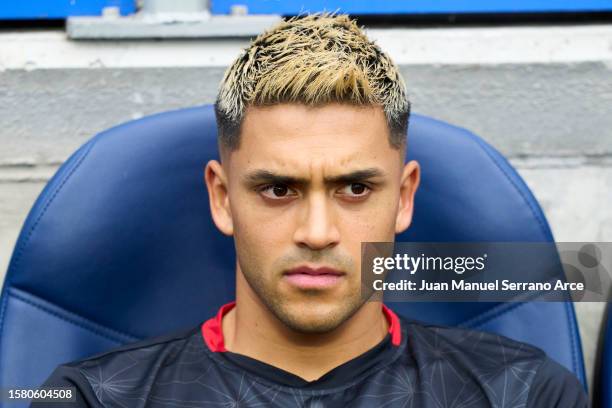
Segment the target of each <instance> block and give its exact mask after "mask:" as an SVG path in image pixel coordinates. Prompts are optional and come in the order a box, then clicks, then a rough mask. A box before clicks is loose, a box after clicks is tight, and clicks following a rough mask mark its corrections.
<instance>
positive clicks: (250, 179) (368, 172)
mask: <svg viewBox="0 0 612 408" xmlns="http://www.w3.org/2000/svg"><path fill="white" fill-rule="evenodd" d="M384 174H385V173H384V172H383V171H382V170H380V169H378V168H375V167H372V168H367V169H362V170H355V171H351V172H349V173H346V174H340V175H337V176H330V177H325V178H324V180H325V183H327V184H344V183H358V182H360V181H366V180H368V179H371V178H375V177H382V176H384ZM244 179H245V181H246V182H247V183H251V184H257V183H268V184H284V185H305V184H308V182H309V180H308V179H306V178H302V177H294V176H287V175H283V174H278V173H274V172H273V171H270V170H264V169H261V170H254V171H252V172H251V173H248V174H247V175H246V176H245V177H244Z"/></svg>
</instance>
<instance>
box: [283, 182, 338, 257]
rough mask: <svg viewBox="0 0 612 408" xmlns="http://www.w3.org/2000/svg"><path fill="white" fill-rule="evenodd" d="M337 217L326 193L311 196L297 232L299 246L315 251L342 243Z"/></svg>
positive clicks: (302, 212) (299, 221)
mask: <svg viewBox="0 0 612 408" xmlns="http://www.w3.org/2000/svg"><path fill="white" fill-rule="evenodd" d="M336 221H337V220H336V215H335V213H334V211H333V208H331V203H330V202H329V199H328V198H327V197H326V195H325V193H323V192H321V193H314V194H311V195H310V196H309V197H308V198H307V199H306V200H305V202H304V206H303V208H302V211H301V214H300V215H299V220H298V226H297V228H296V230H295V234H294V241H295V243H296V244H297V245H298V246H301V247H308V248H310V249H314V250H320V249H325V248H328V247H333V246H335V245H336V244H338V242H339V241H340V232H339V231H338V228H337V225H336Z"/></svg>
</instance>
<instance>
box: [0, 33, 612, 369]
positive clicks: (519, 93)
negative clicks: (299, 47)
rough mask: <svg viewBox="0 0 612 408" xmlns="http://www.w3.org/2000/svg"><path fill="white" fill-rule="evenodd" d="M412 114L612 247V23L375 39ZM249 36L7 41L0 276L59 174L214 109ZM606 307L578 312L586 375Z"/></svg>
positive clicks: (561, 222)
mask: <svg viewBox="0 0 612 408" xmlns="http://www.w3.org/2000/svg"><path fill="white" fill-rule="evenodd" d="M371 35H372V36H373V37H375V38H377V39H378V42H379V44H380V45H381V46H382V47H383V48H384V49H386V50H388V51H389V52H390V53H391V55H392V56H393V57H394V58H395V60H396V62H398V64H399V65H400V67H401V70H402V72H403V74H404V77H405V78H406V82H407V85H408V88H409V92H410V95H411V99H412V102H413V107H414V111H415V112H419V113H422V114H426V115H430V116H434V117H436V118H439V119H443V120H446V121H449V122H451V123H454V124H457V125H460V126H463V127H466V128H469V129H471V130H473V131H475V132H476V133H477V134H479V135H481V136H482V137H484V138H485V139H486V140H488V141H489V142H490V143H492V144H493V145H494V146H496V147H497V148H498V149H500V150H501V151H502V152H503V153H504V154H505V155H507V156H508V157H509V158H510V159H511V161H512V162H513V164H514V165H515V166H516V167H517V168H518V170H519V172H520V173H521V174H522V176H523V177H524V178H525V180H526V181H527V184H528V185H529V186H530V187H531V188H532V190H533V191H534V193H535V195H536V197H537V198H538V199H539V200H540V203H541V204H542V206H543V208H544V211H545V213H546V215H547V217H548V219H549V221H550V223H551V226H552V228H553V232H554V233H555V236H556V239H557V241H612V205H610V203H612V72H611V70H612V26H586V27H539V28H529V27H525V28H482V29H477V28H474V29H438V30H434V29H427V30H372V31H371ZM245 45H246V42H245V41H244V40H216V41H215V40H207V41H185V42H175V41H163V42H156V41H150V42H149V41H141V42H121V43H116V42H115V43H113V42H77V43H75V42H70V41H67V40H66V39H65V37H64V34H63V33H61V32H41V33H8V34H7V33H5V34H0V123H1V124H2V126H1V127H0V277H1V276H2V274H3V273H4V271H5V270H6V267H7V265H8V259H9V256H10V254H11V252H12V248H13V245H14V243H15V240H16V238H17V235H18V232H19V228H20V226H21V223H22V222H23V220H24V219H25V216H26V214H27V211H28V210H29V208H30V206H31V205H32V203H33V201H34V200H35V198H36V196H37V195H38V193H39V192H40V190H41V189H42V187H43V186H44V183H45V182H46V181H47V180H48V179H49V177H50V176H51V175H52V174H53V172H54V171H55V170H56V169H57V167H58V166H59V165H60V164H61V163H62V162H63V160H65V159H66V158H67V156H68V155H69V154H70V153H71V152H72V151H74V150H75V149H76V148H77V147H78V146H80V145H81V144H82V143H83V142H85V141H86V140H87V139H88V138H89V137H91V136H92V135H94V134H95V133H97V132H99V131H101V130H103V129H105V128H107V127H109V126H113V125H115V124H118V123H120V122H123V121H126V120H130V119H134V118H138V117H141V116H143V115H148V114H151V113H155V112H160V111H164V110H168V109H174V108H180V107H185V106H190V105H196V104H201V103H210V102H212V101H213V100H214V96H215V94H216V87H217V84H218V82H219V80H220V79H221V75H222V73H223V70H224V67H225V66H226V65H227V64H229V63H230V62H231V60H232V59H233V58H234V57H235V55H236V54H237V53H238V51H239V49H240V48H241V47H243V46H245ZM603 306H604V305H603V304H586V303H585V304H577V306H576V308H577V311H578V315H579V324H580V330H581V334H582V338H583V346H584V351H585V358H586V360H587V369H588V372H589V376H591V371H592V368H593V361H594V356H595V346H596V341H597V333H598V329H599V324H600V320H601V316H602V310H603Z"/></svg>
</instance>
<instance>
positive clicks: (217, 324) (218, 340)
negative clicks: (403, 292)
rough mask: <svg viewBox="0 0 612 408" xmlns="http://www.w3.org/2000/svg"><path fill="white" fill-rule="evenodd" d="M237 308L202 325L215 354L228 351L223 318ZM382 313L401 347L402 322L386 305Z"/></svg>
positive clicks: (224, 310)
mask: <svg viewBox="0 0 612 408" xmlns="http://www.w3.org/2000/svg"><path fill="white" fill-rule="evenodd" d="M235 306H236V302H235V301H234V302H230V303H226V304H224V305H223V306H221V307H220V308H219V311H218V312H217V315H216V316H214V317H211V318H210V319H208V320H207V321H205V322H204V324H202V337H203V338H204V342H205V343H206V345H207V346H208V348H209V349H210V351H213V352H224V351H227V349H226V348H225V343H224V341H223V326H222V321H223V316H225V315H226V314H227V312H229V311H230V310H232V309H233V308H234V307H235ZM382 311H383V314H384V315H385V318H386V319H387V322H388V323H389V333H390V334H391V344H393V345H394V346H399V345H400V343H401V342H402V330H401V327H400V320H399V318H398V317H397V315H396V314H395V313H394V312H393V310H391V309H389V308H388V307H387V306H385V305H384V304H383V305H382Z"/></svg>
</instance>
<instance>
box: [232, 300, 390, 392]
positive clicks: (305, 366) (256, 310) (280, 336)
mask: <svg viewBox="0 0 612 408" xmlns="http://www.w3.org/2000/svg"><path fill="white" fill-rule="evenodd" d="M222 330H223V338H224V343H225V348H226V349H227V350H229V351H231V352H233V353H238V354H242V355H245V356H248V357H251V358H254V359H256V360H259V361H262V362H264V363H267V364H270V365H272V366H275V367H278V368H280V369H283V370H285V371H288V372H290V373H292V374H295V375H297V376H299V377H301V378H303V379H305V380H307V381H313V380H316V379H318V378H320V377H321V376H323V375H324V374H325V373H327V372H328V371H330V370H332V369H334V368H335V367H337V366H339V365H341V364H343V363H345V362H347V361H349V360H351V359H353V358H355V357H357V356H359V355H361V354H363V353H365V352H366V351H368V350H369V349H371V348H373V347H374V346H376V345H377V344H378V343H380V342H381V341H382V340H383V339H384V337H385V336H386V335H387V332H388V330H389V326H388V323H387V320H386V319H385V317H384V315H383V313H382V307H381V304H380V302H367V303H365V304H364V305H363V306H362V307H361V308H360V309H359V310H358V311H357V312H356V313H355V314H354V315H353V316H351V318H350V319H348V320H347V321H346V322H344V323H343V324H342V325H340V326H339V327H338V328H336V329H334V330H332V331H331V332H329V333H324V334H304V333H297V332H295V331H293V330H291V329H289V328H288V327H286V326H285V325H284V324H283V323H282V322H280V321H279V320H278V319H277V318H276V317H275V316H274V315H272V314H271V313H270V312H269V311H268V310H267V308H266V307H265V306H264V305H263V304H261V302H259V301H258V299H254V298H252V297H251V296H245V297H243V298H240V297H237V299H236V306H235V307H234V308H233V309H232V310H230V311H229V312H228V313H227V314H226V315H225V316H224V318H223V321H222Z"/></svg>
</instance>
